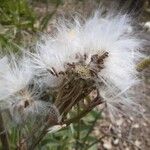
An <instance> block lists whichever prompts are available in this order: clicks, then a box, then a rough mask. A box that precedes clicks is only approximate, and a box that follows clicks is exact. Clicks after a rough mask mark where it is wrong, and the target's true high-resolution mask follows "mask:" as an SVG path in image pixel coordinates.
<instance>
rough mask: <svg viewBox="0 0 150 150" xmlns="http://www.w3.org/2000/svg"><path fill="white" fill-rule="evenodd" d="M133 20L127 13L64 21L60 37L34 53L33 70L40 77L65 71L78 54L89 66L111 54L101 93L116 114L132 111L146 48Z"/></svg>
mask: <svg viewBox="0 0 150 150" xmlns="http://www.w3.org/2000/svg"><path fill="white" fill-rule="evenodd" d="M132 19H133V18H130V16H128V15H126V14H124V15H122V14H118V15H116V16H115V15H113V14H111V13H110V14H107V15H104V16H103V15H101V14H100V13H98V12H96V13H95V15H94V16H93V17H91V18H89V19H87V20H86V21H80V19H74V23H68V22H65V21H60V25H58V27H57V29H58V31H57V33H56V35H55V36H54V35H53V36H52V37H47V36H45V37H44V38H43V39H42V40H41V42H39V43H38V44H37V48H36V52H35V53H30V56H31V58H32V67H33V68H34V69H35V70H38V71H40V74H41V73H44V72H48V70H52V68H55V70H56V71H57V72H61V71H64V70H65V66H66V63H72V62H77V61H78V60H77V57H76V56H77V55H78V54H79V55H84V54H86V55H87V60H86V63H87V64H88V62H89V61H90V60H91V56H92V55H95V54H101V53H103V52H108V58H106V59H105V61H104V69H102V71H101V72H99V74H98V79H97V81H96V82H102V83H103V86H102V87H100V89H99V90H100V93H101V94H102V96H103V97H104V99H105V101H106V103H107V104H108V105H107V106H108V108H110V109H109V110H112V112H114V111H115V110H116V109H117V110H119V109H120V107H122V109H124V108H126V109H125V110H126V111H128V110H132V109H133V107H132V106H135V105H136V103H134V102H133V101H132V97H131V96H130V95H127V94H128V91H129V90H130V89H131V87H132V86H134V85H135V84H136V83H137V81H138V80H137V71H136V63H137V61H138V59H139V58H140V57H141V54H140V53H139V52H138V50H139V49H141V48H142V46H143V41H142V40H141V39H139V38H138V36H137V34H136V32H135V30H134V26H133V25H132V23H133V21H132ZM37 74H38V73H37ZM137 107H138V106H137ZM134 108H136V107H134Z"/></svg>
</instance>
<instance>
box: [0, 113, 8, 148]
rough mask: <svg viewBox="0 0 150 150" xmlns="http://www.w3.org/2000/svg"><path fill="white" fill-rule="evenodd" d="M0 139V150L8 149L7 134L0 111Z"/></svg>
mask: <svg viewBox="0 0 150 150" xmlns="http://www.w3.org/2000/svg"><path fill="white" fill-rule="evenodd" d="M0 139H1V142H2V150H10V148H9V140H8V134H7V132H6V129H5V126H4V121H3V116H2V114H1V113H0Z"/></svg>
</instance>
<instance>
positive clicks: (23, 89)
mask: <svg viewBox="0 0 150 150" xmlns="http://www.w3.org/2000/svg"><path fill="white" fill-rule="evenodd" d="M138 35H139V33H137V31H135V29H134V24H133V18H132V17H131V16H129V15H127V14H121V13H120V14H112V13H107V14H103V13H100V12H96V13H95V15H94V16H92V17H90V18H89V19H86V20H81V19H79V18H75V19H74V21H73V22H70V21H67V20H65V19H64V20H61V21H60V22H59V23H58V25H57V31H56V33H55V34H53V35H44V36H43V37H42V38H41V41H39V42H38V43H37V45H36V47H35V50H34V51H32V52H31V51H27V50H25V51H24V50H23V51H22V54H21V55H19V57H18V56H15V55H14V54H11V55H8V56H4V57H2V58H1V60H0V111H1V116H3V115H4V116H7V119H6V120H5V118H4V117H2V118H1V120H3V123H7V122H8V120H9V121H11V122H13V125H17V126H19V127H20V128H21V129H22V131H21V133H20V136H19V137H20V139H19V141H17V148H18V149H34V148H35V147H36V146H37V145H38V143H39V142H40V141H41V140H42V139H43V137H44V136H45V135H46V134H47V133H48V132H53V130H55V131H57V130H58V129H60V128H61V127H64V126H68V125H70V124H71V123H74V122H76V121H78V120H80V119H81V118H83V117H84V116H85V115H86V114H87V113H88V112H90V111H91V110H92V109H93V108H95V107H96V106H98V105H101V104H105V108H106V109H107V110H108V112H109V115H110V117H111V119H112V121H113V120H114V119H115V118H117V116H118V113H120V114H122V115H124V116H130V115H137V114H140V115H142V109H141V106H140V104H139V103H138V102H137V101H136V100H134V98H133V97H132V92H131V88H132V87H133V86H134V85H135V84H137V83H138V81H139V79H138V78H137V74H138V72H137V71H136V64H137V62H138V60H139V59H140V58H141V57H143V56H142V54H140V53H139V49H142V48H143V45H144V40H142V39H140V38H139V36H138ZM93 92H96V94H94V96H91V95H92V93H93ZM77 109H80V111H79V113H78V114H77V115H76V116H71V115H70V114H71V112H73V111H77ZM27 125H28V126H29V128H28V130H27V129H26V126H27ZM4 127H5V126H4ZM6 129H7V128H4V129H1V132H2V134H4V135H7V132H3V130H6ZM5 138H7V136H6V137H5ZM7 144H8V141H6V142H4V143H3V145H4V146H5V145H7ZM7 146H8V145H7Z"/></svg>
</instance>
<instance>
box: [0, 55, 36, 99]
mask: <svg viewBox="0 0 150 150" xmlns="http://www.w3.org/2000/svg"><path fill="white" fill-rule="evenodd" d="M0 70H1V71H0V101H2V100H5V98H7V97H9V96H11V95H13V94H15V93H16V92H18V91H20V90H22V89H24V88H25V87H26V86H27V85H28V83H29V82H30V81H31V80H32V77H33V72H32V70H31V69H30V68H29V67H28V63H25V62H23V63H22V62H21V60H20V61H17V60H16V58H15V57H14V56H13V55H12V56H10V57H7V56H5V57H4V58H2V59H1V60H0Z"/></svg>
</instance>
